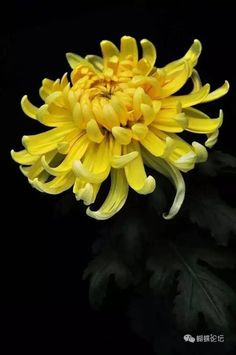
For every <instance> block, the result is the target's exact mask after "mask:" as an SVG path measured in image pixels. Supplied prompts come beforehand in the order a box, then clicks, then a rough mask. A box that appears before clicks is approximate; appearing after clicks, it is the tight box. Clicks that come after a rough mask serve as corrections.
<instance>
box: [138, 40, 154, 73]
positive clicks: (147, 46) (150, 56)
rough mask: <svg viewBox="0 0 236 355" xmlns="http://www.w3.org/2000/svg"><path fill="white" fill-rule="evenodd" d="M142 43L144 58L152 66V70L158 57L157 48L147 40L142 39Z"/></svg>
mask: <svg viewBox="0 0 236 355" xmlns="http://www.w3.org/2000/svg"><path fill="white" fill-rule="evenodd" d="M140 43H141V46H142V49H143V58H144V59H146V60H147V61H148V63H149V64H150V68H151V69H152V68H153V66H154V64H155V62H156V57H157V55H156V48H155V46H154V45H153V43H152V42H150V41H148V40H147V39H142V40H141V42H140Z"/></svg>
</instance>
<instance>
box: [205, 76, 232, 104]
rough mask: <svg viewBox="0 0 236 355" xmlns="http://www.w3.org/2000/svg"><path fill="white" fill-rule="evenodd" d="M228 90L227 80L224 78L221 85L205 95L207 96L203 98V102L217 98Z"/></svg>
mask: <svg viewBox="0 0 236 355" xmlns="http://www.w3.org/2000/svg"><path fill="white" fill-rule="evenodd" d="M228 91H229V82H228V81H227V80H226V81H225V82H224V84H223V85H222V86H221V87H219V88H218V89H216V90H214V91H212V92H210V94H208V95H207V97H206V98H205V99H204V101H203V102H210V101H214V100H217V99H219V98H220V97H222V96H224V95H225V94H227V92H228Z"/></svg>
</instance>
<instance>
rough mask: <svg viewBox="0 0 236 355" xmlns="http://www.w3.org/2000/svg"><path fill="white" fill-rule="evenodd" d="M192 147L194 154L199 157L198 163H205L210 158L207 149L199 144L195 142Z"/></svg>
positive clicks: (197, 158)
mask: <svg viewBox="0 0 236 355" xmlns="http://www.w3.org/2000/svg"><path fill="white" fill-rule="evenodd" d="M192 146H193V149H194V152H195V153H196V155H197V157H196V163H204V162H205V161H206V160H207V158H208V152H207V150H206V148H205V147H204V146H203V145H202V144H200V143H198V142H193V143H192Z"/></svg>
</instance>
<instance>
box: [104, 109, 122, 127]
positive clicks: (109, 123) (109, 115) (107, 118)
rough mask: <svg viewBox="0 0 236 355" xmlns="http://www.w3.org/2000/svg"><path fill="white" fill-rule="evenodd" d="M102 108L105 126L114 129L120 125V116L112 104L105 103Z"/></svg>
mask: <svg viewBox="0 0 236 355" xmlns="http://www.w3.org/2000/svg"><path fill="white" fill-rule="evenodd" d="M102 109H103V121H104V126H105V127H108V129H112V127H114V126H119V124H120V121H119V117H118V115H117V113H116V112H115V110H114V109H113V106H112V105H111V104H105V105H104V106H103V108H102Z"/></svg>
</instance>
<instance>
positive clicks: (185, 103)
mask: <svg viewBox="0 0 236 355" xmlns="http://www.w3.org/2000/svg"><path fill="white" fill-rule="evenodd" d="M209 91H210V85H209V84H206V85H204V86H203V87H202V88H201V89H200V90H199V91H196V92H194V93H191V94H188V95H180V96H171V97H168V98H165V99H163V100H162V107H163V108H164V107H173V106H175V105H176V104H177V102H180V103H181V105H182V107H183V108H185V107H190V106H194V105H197V104H200V103H201V102H204V99H205V98H206V97H207V95H208V93H209Z"/></svg>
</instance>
